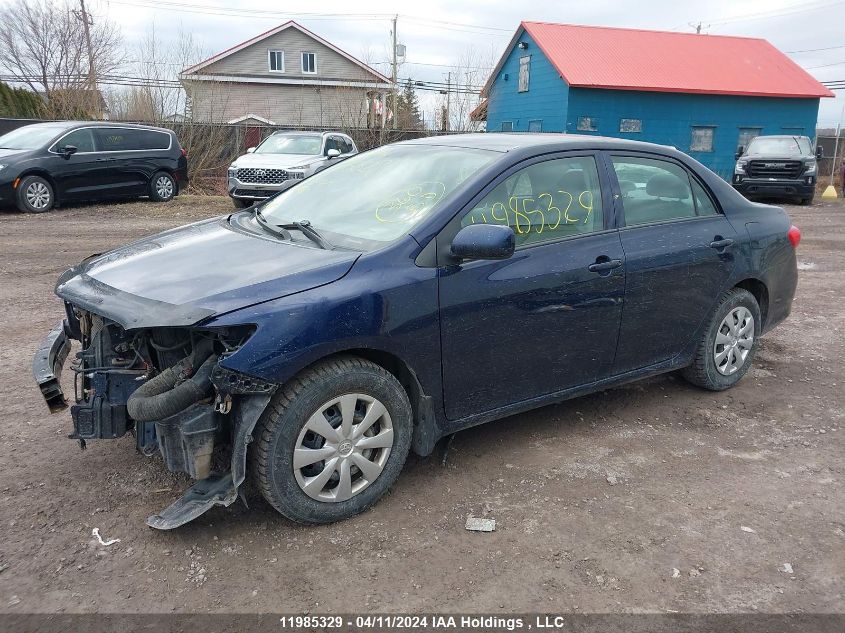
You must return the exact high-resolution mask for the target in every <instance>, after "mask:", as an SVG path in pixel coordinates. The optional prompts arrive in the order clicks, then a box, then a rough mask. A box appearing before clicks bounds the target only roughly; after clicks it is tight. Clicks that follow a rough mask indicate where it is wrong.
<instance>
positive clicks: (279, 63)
mask: <svg viewBox="0 0 845 633" xmlns="http://www.w3.org/2000/svg"><path fill="white" fill-rule="evenodd" d="M267 53H268V55H269V64H270V66H269V68H270V72H271V73H283V72H285V52H284V51H267Z"/></svg>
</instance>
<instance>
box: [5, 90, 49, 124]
mask: <svg viewBox="0 0 845 633" xmlns="http://www.w3.org/2000/svg"><path fill="white" fill-rule="evenodd" d="M42 107H43V102H42V101H41V97H39V96H38V95H37V94H35V93H34V92H30V91H29V90H26V89H25V88H12V87H10V86H8V85H6V84H4V83H3V82H0V116H5V117H10V118H14V119H36V118H38V117H39V116H41V112H42Z"/></svg>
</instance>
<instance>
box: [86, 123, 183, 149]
mask: <svg viewBox="0 0 845 633" xmlns="http://www.w3.org/2000/svg"><path fill="white" fill-rule="evenodd" d="M94 134H95V137H96V139H97V149H98V150H99V151H101V152H125V151H138V150H161V149H167V148H168V147H170V135H169V134H167V133H166V132H157V131H155V130H134V129H129V128H99V129H96V130H95V131H94Z"/></svg>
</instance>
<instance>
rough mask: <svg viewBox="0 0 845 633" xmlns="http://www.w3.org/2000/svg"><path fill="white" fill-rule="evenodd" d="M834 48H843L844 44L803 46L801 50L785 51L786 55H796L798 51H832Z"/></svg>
mask: <svg viewBox="0 0 845 633" xmlns="http://www.w3.org/2000/svg"><path fill="white" fill-rule="evenodd" d="M835 48H845V44H840V45H839V46H826V47H824V48H805V49H804V50H801V51H785V52H786V54H787V55H797V54H798V53H817V52H819V51H832V50H833V49H835Z"/></svg>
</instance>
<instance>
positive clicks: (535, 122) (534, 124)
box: [528, 119, 543, 132]
mask: <svg viewBox="0 0 845 633" xmlns="http://www.w3.org/2000/svg"><path fill="white" fill-rule="evenodd" d="M528 131H529V132H542V131H543V121H542V119H531V120H530V121H529V122H528Z"/></svg>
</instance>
